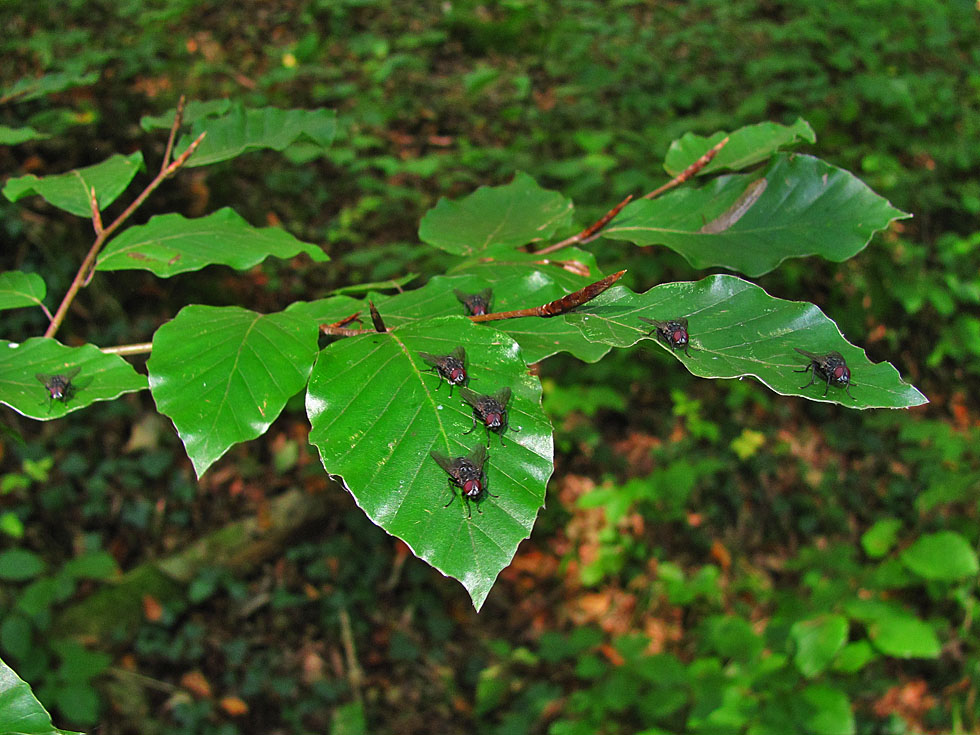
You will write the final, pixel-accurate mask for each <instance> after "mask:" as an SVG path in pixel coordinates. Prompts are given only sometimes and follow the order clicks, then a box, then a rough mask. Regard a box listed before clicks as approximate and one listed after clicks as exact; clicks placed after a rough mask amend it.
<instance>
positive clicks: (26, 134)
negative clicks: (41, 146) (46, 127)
mask: <svg viewBox="0 0 980 735" xmlns="http://www.w3.org/2000/svg"><path fill="white" fill-rule="evenodd" d="M50 137H51V136H50V135H45V134H44V133H42V132H40V131H39V130H35V129H34V128H12V127H10V126H9V125H0V145H20V144H21V143H26V142H27V141H29V140H45V139H47V138H50Z"/></svg>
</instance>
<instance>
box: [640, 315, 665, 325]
mask: <svg viewBox="0 0 980 735" xmlns="http://www.w3.org/2000/svg"><path fill="white" fill-rule="evenodd" d="M640 321H641V322H646V323H647V324H652V325H653V326H655V327H659V326H660V324H661V322H658V321H657V320H656V319H647V318H646V317H645V316H641V317H640Z"/></svg>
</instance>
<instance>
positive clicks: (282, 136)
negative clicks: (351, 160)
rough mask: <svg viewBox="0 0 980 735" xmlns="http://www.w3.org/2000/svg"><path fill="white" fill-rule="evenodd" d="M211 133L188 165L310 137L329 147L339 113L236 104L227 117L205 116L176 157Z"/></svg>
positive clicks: (184, 139) (184, 138)
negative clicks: (198, 138)
mask: <svg viewBox="0 0 980 735" xmlns="http://www.w3.org/2000/svg"><path fill="white" fill-rule="evenodd" d="M205 131H206V132H207V136H206V137H205V138H204V140H203V141H202V142H201V145H200V146H199V147H198V149H197V150H196V151H195V152H194V155H192V156H191V157H190V158H189V159H187V164H186V165H187V166H207V165H209V164H212V163H217V162H218V161H225V160H228V159H229V158H235V157H236V156H240V155H242V154H243V153H249V152H251V151H257V150H261V149H262V148H271V149H273V150H276V151H281V150H283V149H284V148H285V147H286V146H288V145H290V144H291V143H293V142H294V141H297V140H309V141H312V142H313V143H315V144H317V145H319V146H321V147H323V148H326V147H327V146H329V145H330V144H331V143H332V142H333V139H334V135H335V134H336V132H337V113H336V112H334V111H333V110H280V109H278V108H276V107H263V108H261V109H257V110H250V109H246V108H245V107H243V106H242V105H240V104H238V105H233V106H232V108H231V109H230V110H229V112H228V114H227V115H225V116H223V117H201V118H199V119H198V120H196V121H195V122H194V124H193V125H192V126H191V132H190V134H188V135H185V136H182V137H181V140H180V143H178V144H177V151H179V153H175V154H174V157H175V158H176V157H177V156H178V155H180V153H182V152H183V151H185V150H186V149H187V147H188V146H189V145H190V144H191V142H192V141H194V140H195V139H196V138H197V136H199V135H200V134H201V133H202V132H205Z"/></svg>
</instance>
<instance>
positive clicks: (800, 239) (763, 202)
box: [602, 154, 910, 276]
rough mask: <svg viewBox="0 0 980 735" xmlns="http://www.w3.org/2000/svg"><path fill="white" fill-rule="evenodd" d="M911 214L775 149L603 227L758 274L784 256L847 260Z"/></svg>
mask: <svg viewBox="0 0 980 735" xmlns="http://www.w3.org/2000/svg"><path fill="white" fill-rule="evenodd" d="M908 216H910V215H908V214H905V213H904V212H902V211H901V210H898V209H895V208H894V207H893V206H892V205H891V204H889V203H888V201H886V200H885V199H882V198H881V197H880V196H878V195H877V194H875V193H874V192H873V191H871V189H869V188H868V187H867V186H866V185H865V184H864V183H863V182H861V181H860V180H859V179H858V178H857V177H855V176H854V175H853V174H851V173H850V172H849V171H845V170H844V169H842V168H837V167H836V166H831V165H830V164H828V163H825V162H824V161H821V160H820V159H818V158H813V157H812V156H804V155H798V154H778V155H776V156H775V157H774V158H773V161H772V163H771V164H770V165H769V166H768V168H767V169H766V171H765V172H764V173H762V174H733V175H730V176H722V177H720V178H718V179H715V180H714V181H712V182H711V183H709V184H707V185H705V186H703V187H702V188H700V189H679V190H677V191H674V192H671V193H669V194H667V195H665V196H663V197H660V198H658V199H641V200H639V201H636V202H632V203H630V204H628V205H627V206H626V207H625V208H624V209H623V211H622V213H621V214H620V215H619V217H617V218H616V219H615V220H613V222H612V224H611V225H609V226H608V227H607V228H606V229H604V230H603V231H602V234H603V236H604V237H609V238H612V239H614V240H627V241H629V242H633V243H636V244H637V245H666V246H667V247H669V248H671V249H672V250H676V251H677V252H678V253H680V254H681V255H683V256H684V258H686V259H687V261H688V262H689V263H690V264H691V265H693V266H694V267H695V268H708V267H711V266H721V267H723V268H728V269H730V270H736V271H741V272H743V273H746V274H748V275H750V276H760V275H762V274H763V273H768V272H769V271H770V270H772V269H773V268H775V267H776V266H777V265H779V264H780V263H781V262H782V261H784V260H785V259H786V258H799V257H803V256H808V255H820V256H822V257H824V258H827V259H828V260H833V261H837V262H840V261H843V260H847V259H848V258H850V257H852V256H853V255H855V254H856V253H858V252H860V251H861V250H862V249H863V248H864V247H865V246H866V245H867V244H868V241H869V240H870V239H871V237H872V235H874V233H875V232H877V231H879V230H883V229H885V228H886V227H887V226H888V224H889V223H890V222H892V221H893V220H896V219H903V218H905V217H908Z"/></svg>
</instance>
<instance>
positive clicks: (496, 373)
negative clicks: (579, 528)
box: [306, 316, 554, 610]
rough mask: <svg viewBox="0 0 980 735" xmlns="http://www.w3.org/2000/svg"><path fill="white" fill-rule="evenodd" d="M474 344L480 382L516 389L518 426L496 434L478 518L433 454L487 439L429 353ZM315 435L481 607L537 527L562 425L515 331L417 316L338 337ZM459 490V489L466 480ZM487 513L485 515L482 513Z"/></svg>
mask: <svg viewBox="0 0 980 735" xmlns="http://www.w3.org/2000/svg"><path fill="white" fill-rule="evenodd" d="M455 347H463V348H464V349H465V350H466V357H467V369H468V373H469V375H470V381H471V382H470V386H469V387H470V388H472V389H473V390H475V391H478V392H479V393H483V394H493V393H495V392H497V391H498V390H500V389H501V388H503V387H509V388H510V389H511V392H512V397H511V400H510V403H509V404H508V406H507V408H508V412H509V422H510V429H509V430H508V431H507V432H506V433H505V435H504V437H503V446H502V445H501V441H500V438H498V437H497V436H496V435H493V436H491V440H492V441H491V442H490V447H489V449H488V450H487V452H488V460H487V463H486V466H485V469H486V476H487V489H488V491H489V492H491V493H493V494H494V495H498V496H499V497H496V498H492V497H484V499H483V500H482V502H481V503H479V504H478V505H477V504H474V505H475V507H473V509H472V510H473V516H472V518H467V514H466V510H465V506H464V504H463V503H462V502H461V501H460V500H459V499H458V498H457V499H456V500H455V501H454V502H453V504H452V505H450V506H449V507H448V508H446V507H443V506H445V505H446V503H447V502H448V501H449V499H450V497H452V495H451V494H450V489H449V485H448V482H447V479H448V476H447V474H446V472H445V471H443V469H442V468H441V467H440V466H439V465H438V464H437V463H436V461H435V460H433V459H432V458H431V456H430V455H429V452H430V451H432V450H435V451H438V452H441V453H443V454H445V455H446V456H448V457H450V458H455V457H459V456H463V455H465V454H467V453H468V452H469V451H470V450H471V449H473V448H474V447H476V446H477V445H478V444H484V443H485V442H486V434H485V432H484V431H483V429H482V428H480V426H477V428H476V430H474V431H473V432H472V433H471V434H469V435H464V433H463V432H464V431H467V430H469V429H471V427H472V425H473V418H472V417H473V413H472V410H471V409H470V408H469V407H468V406H467V405H466V404H465V403H464V402H463V400H462V397H461V395H460V391H459V390H458V389H456V391H455V394H454V395H453V396H450V395H449V388H448V386H447V385H445V384H443V385H441V386H440V384H439V378H438V376H437V375H435V374H434V373H432V372H426V371H427V370H428V369H429V366H428V365H427V364H426V363H425V362H424V360H423V359H422V358H421V356H420V354H419V353H420V352H429V353H431V354H435V355H443V354H449V353H450V352H451V351H452V350H453V349H454V348H455ZM306 408H307V413H308V414H309V418H310V424H311V425H312V427H313V428H312V431H311V432H310V443H312V444H314V445H315V446H316V447H317V449H318V450H319V452H320V458H321V460H322V462H323V466H324V468H325V469H326V471H327V472H328V473H330V474H331V475H334V476H336V477H338V478H339V479H341V480H342V481H343V483H344V485H345V487H346V488H347V489H348V490H349V491H350V493H351V494H352V495H353V496H354V499H355V500H356V501H357V504H358V505H359V506H360V507H361V508H362V509H363V510H364V512H365V513H366V514H367V515H368V517H369V518H370V519H371V520H372V521H373V522H374V523H376V524H378V525H379V526H381V527H382V528H383V529H385V531H387V532H388V533H390V534H392V535H393V536H397V537H398V538H400V539H402V540H403V541H404V542H405V543H406V544H408V545H409V547H410V548H411V549H412V551H413V552H414V553H415V555H416V556H418V557H420V558H421V559H424V560H425V561H427V562H428V563H429V564H431V565H432V566H434V567H435V568H436V569H438V570H439V571H440V572H442V573H443V574H445V575H447V576H450V577H453V578H454V579H457V580H459V581H460V583H461V584H462V585H463V586H464V587H465V588H466V590H467V592H469V594H470V597H471V598H472V600H473V604H474V606H475V607H476V608H477V609H478V610H479V609H480V607H481V606H482V605H483V602H484V600H486V597H487V594H488V593H489V592H490V588H491V587H492V585H493V582H494V580H495V579H496V577H497V575H498V574H499V573H500V570H501V569H503V568H504V567H505V566H507V565H508V564H509V563H510V561H511V559H512V558H513V556H514V553H515V552H516V550H517V546H518V544H519V543H520V542H521V540H522V539H525V538H527V537H528V536H529V535H530V532H531V528H532V526H533V525H534V520H535V517H536V516H537V513H538V510H539V509H540V508H541V507H542V505H543V504H544V496H545V487H546V484H547V482H548V478H549V477H550V476H551V472H552V470H553V468H554V467H553V454H554V445H553V441H552V429H551V424H550V423H549V422H548V419H547V417H546V416H545V415H544V412H543V410H542V408H541V385H540V382H539V381H538V379H537V378H536V377H534V376H531V375H530V374H529V373H528V370H527V365H526V364H525V362H524V360H523V359H522V358H521V353H520V348H519V347H518V345H517V343H516V342H514V341H513V340H512V339H511V338H510V337H508V336H507V335H505V334H503V333H501V332H499V331H497V330H495V329H491V328H489V327H486V326H482V325H477V324H474V323H473V322H471V321H470V320H469V319H466V318H465V317H461V316H455V317H444V318H440V319H432V320H428V321H420V322H417V323H411V324H407V325H405V326H402V327H399V328H395V329H389V331H387V332H384V333H375V334H366V335H363V336H357V337H349V338H345V339H342V340H339V341H337V342H334V343H332V344H330V345H328V346H327V347H326V348H325V349H324V350H323V351H322V352H321V353H320V357H319V359H318V360H317V363H316V367H315V368H314V370H313V375H312V376H311V378H310V385H309V391H308V393H307V398H306ZM457 492H458V488H457ZM478 510H479V511H482V513H480V512H478Z"/></svg>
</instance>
